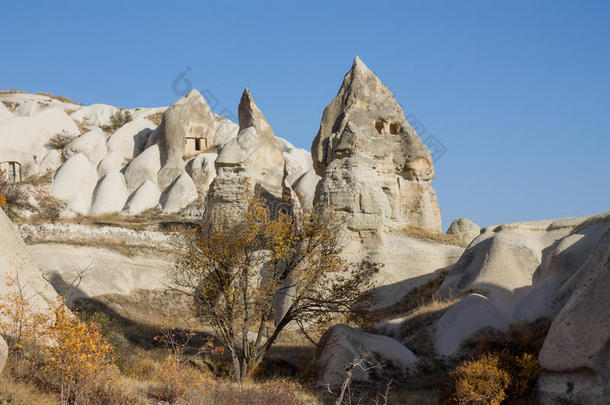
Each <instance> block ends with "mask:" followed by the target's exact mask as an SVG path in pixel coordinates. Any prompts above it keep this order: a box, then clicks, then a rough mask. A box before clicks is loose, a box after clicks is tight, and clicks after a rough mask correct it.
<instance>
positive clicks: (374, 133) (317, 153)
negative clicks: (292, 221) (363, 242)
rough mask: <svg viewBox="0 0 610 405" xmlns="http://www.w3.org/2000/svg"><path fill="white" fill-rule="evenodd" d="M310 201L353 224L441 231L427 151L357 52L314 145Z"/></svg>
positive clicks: (432, 174)
mask: <svg viewBox="0 0 610 405" xmlns="http://www.w3.org/2000/svg"><path fill="white" fill-rule="evenodd" d="M312 158H313V165H314V168H315V170H316V173H317V174H318V175H320V176H321V177H322V180H321V182H320V186H319V190H318V193H317V195H316V202H317V204H320V205H327V206H328V207H329V208H330V209H333V210H335V211H337V212H344V213H346V216H347V221H348V226H349V227H350V228H351V229H354V230H360V229H378V228H380V227H384V226H405V225H414V226H417V227H419V228H424V229H427V230H431V231H435V232H440V230H441V219H440V209H439V207H438V203H437V200H436V194H435V192H434V190H433V189H432V187H431V186H430V184H429V182H430V181H431V180H432V179H433V178H434V166H433V164H432V156H431V153H430V151H429V150H428V148H427V147H426V146H425V145H424V144H423V142H422V141H421V140H420V139H419V137H418V136H417V134H416V133H415V130H414V129H413V128H412V127H411V125H409V123H408V122H407V120H406V118H405V116H404V113H403V110H402V108H401V107H400V105H399V104H398V102H397V101H396V99H395V98H394V96H393V95H392V93H391V92H390V90H389V89H388V88H387V87H386V86H385V85H384V84H383V83H382V82H381V81H380V80H379V79H378V78H377V76H375V74H374V73H373V72H371V71H370V70H369V69H368V68H367V67H366V66H365V65H364V63H363V62H362V61H361V60H360V59H359V58H358V57H356V59H355V60H354V64H353V66H352V69H351V70H350V71H349V72H348V73H347V75H346V76H345V79H344V80H343V85H342V86H341V89H340V90H339V93H338V94H337V96H336V97H335V99H334V100H333V101H332V102H331V103H330V105H329V106H328V107H326V109H325V110H324V115H323V117H322V122H321V123H320V130H319V132H318V134H317V136H316V138H315V140H314V142H313V145H312Z"/></svg>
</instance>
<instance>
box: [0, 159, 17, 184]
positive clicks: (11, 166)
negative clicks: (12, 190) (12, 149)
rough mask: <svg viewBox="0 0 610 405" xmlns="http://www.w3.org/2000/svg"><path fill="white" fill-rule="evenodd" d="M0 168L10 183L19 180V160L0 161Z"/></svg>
mask: <svg viewBox="0 0 610 405" xmlns="http://www.w3.org/2000/svg"><path fill="white" fill-rule="evenodd" d="M0 170H1V171H2V172H4V175H5V177H6V180H7V181H8V182H10V183H16V182H18V181H21V163H19V162H2V163H0Z"/></svg>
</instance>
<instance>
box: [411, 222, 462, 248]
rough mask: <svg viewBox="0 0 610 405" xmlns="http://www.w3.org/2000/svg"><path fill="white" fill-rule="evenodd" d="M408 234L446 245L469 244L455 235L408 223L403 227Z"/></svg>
mask: <svg viewBox="0 0 610 405" xmlns="http://www.w3.org/2000/svg"><path fill="white" fill-rule="evenodd" d="M401 231H402V232H403V233H405V234H406V235H409V236H412V237H414V238H417V239H427V240H431V241H434V242H439V243H443V244H445V245H454V246H460V247H464V248H465V247H466V246H468V242H464V241H463V240H462V239H460V238H458V237H456V236H454V235H446V234H444V233H437V232H431V231H429V230H427V229H422V228H418V227H416V226H413V225H408V226H406V227H404V228H402V229H401Z"/></svg>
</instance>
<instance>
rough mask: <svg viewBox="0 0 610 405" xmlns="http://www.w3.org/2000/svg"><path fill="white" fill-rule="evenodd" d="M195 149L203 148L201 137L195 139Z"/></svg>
mask: <svg viewBox="0 0 610 405" xmlns="http://www.w3.org/2000/svg"><path fill="white" fill-rule="evenodd" d="M195 150H197V151H199V150H201V139H199V138H197V139H195Z"/></svg>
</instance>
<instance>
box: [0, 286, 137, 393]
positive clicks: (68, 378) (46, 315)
mask: <svg viewBox="0 0 610 405" xmlns="http://www.w3.org/2000/svg"><path fill="white" fill-rule="evenodd" d="M7 286H8V287H9V292H8V293H7V294H6V295H4V296H2V297H0V315H1V316H0V331H2V333H3V334H4V335H5V336H6V337H7V342H8V343H9V354H10V357H9V364H10V366H11V369H12V372H13V374H14V375H15V376H16V377H18V378H20V379H25V380H32V381H34V382H36V383H37V384H38V385H40V386H44V387H47V388H48V389H49V390H52V391H55V392H57V393H58V394H59V396H60V400H61V403H62V404H72V403H76V402H78V403H84V404H87V403H113V404H127V403H133V402H135V401H134V399H133V398H132V397H131V396H130V395H129V394H127V392H126V391H125V390H124V389H123V388H122V386H121V385H120V384H119V378H120V373H119V370H118V368H117V367H116V366H115V365H114V356H113V351H114V349H113V347H112V346H111V345H110V344H109V343H108V342H107V341H106V339H105V338H104V337H103V335H102V333H101V327H100V326H99V325H98V324H97V323H95V322H83V321H80V320H79V319H78V318H77V317H76V316H74V314H73V313H72V312H71V311H70V310H69V309H68V308H67V307H66V306H65V303H64V302H63V300H60V301H58V302H57V304H56V305H52V307H51V308H49V309H46V310H42V311H36V310H34V309H33V308H32V307H31V306H30V304H29V302H28V301H27V299H26V298H25V296H24V289H23V286H22V285H21V283H20V282H19V278H18V277H16V278H11V277H8V282H7ZM101 398H106V399H107V400H103V401H100V399H101Z"/></svg>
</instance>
